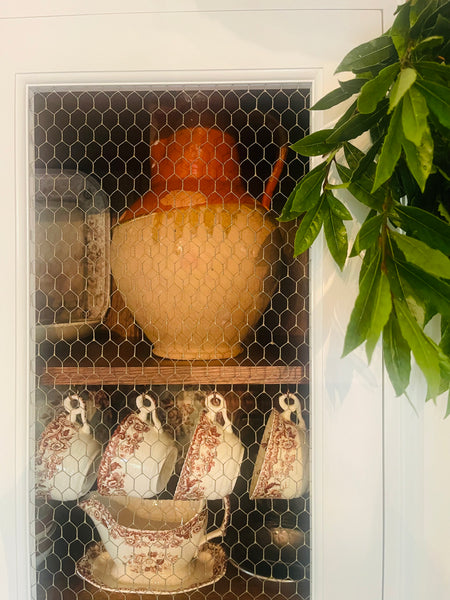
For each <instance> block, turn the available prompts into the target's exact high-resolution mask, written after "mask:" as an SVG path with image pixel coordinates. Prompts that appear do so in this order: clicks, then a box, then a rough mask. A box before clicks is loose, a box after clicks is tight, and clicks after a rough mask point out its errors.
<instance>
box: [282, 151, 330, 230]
mask: <svg viewBox="0 0 450 600" xmlns="http://www.w3.org/2000/svg"><path fill="white" fill-rule="evenodd" d="M327 169H328V166H327V164H326V163H324V162H323V163H320V165H317V167H315V168H314V169H312V170H311V171H309V173H307V174H306V175H305V176H304V177H303V178H302V179H301V180H300V182H299V183H298V184H297V185H296V186H295V188H294V190H293V191H292V193H291V194H290V196H289V198H288V200H287V202H286V204H285V205H284V207H283V210H282V211H281V215H280V216H279V217H278V220H279V221H292V220H293V219H296V218H297V217H299V216H300V215H301V214H303V213H304V212H305V211H307V210H309V209H310V208H311V207H313V206H314V205H315V204H317V203H318V202H319V200H320V195H321V193H322V184H323V180H324V179H325V176H326V173H327Z"/></svg>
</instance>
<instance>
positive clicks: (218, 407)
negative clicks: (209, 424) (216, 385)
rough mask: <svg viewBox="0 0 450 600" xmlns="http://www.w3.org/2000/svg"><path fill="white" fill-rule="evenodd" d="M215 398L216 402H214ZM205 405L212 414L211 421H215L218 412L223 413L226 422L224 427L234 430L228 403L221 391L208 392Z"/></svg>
mask: <svg viewBox="0 0 450 600" xmlns="http://www.w3.org/2000/svg"><path fill="white" fill-rule="evenodd" d="M214 400H215V401H216V402H214ZM205 405H206V408H207V410H208V413H209V415H210V418H211V421H213V422H214V421H215V420H216V417H217V415H218V414H221V415H222V417H223V422H224V426H223V428H224V429H228V430H230V431H232V426H231V421H230V419H229V418H228V414H227V405H226V402H225V398H224V397H223V396H222V394H219V392H212V394H208V396H206V399H205Z"/></svg>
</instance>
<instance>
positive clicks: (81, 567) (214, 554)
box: [77, 542, 227, 595]
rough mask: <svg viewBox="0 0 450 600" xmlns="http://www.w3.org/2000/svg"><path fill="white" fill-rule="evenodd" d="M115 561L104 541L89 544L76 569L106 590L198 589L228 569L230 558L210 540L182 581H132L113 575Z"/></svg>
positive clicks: (170, 591)
mask: <svg viewBox="0 0 450 600" xmlns="http://www.w3.org/2000/svg"><path fill="white" fill-rule="evenodd" d="M112 565H113V561H112V559H111V557H110V556H109V554H108V552H106V550H105V547H104V546H103V544H102V543H96V544H93V545H92V546H90V547H89V548H88V550H87V552H86V554H85V556H84V557H83V558H81V560H79V561H78V563H77V573H78V575H79V576H80V577H81V578H83V579H84V580H85V581H87V582H88V583H90V584H91V585H93V586H95V587H97V588H101V589H102V590H104V591H109V592H116V591H120V592H122V593H124V594H126V593H129V594H133V593H135V594H161V595H162V594H165V595H172V594H179V593H184V592H189V591H193V590H198V589H199V588H202V587H205V586H207V585H212V584H213V583H215V582H216V581H218V580H219V579H220V578H221V577H223V575H224V574H225V571H226V566H227V558H226V555H225V552H224V550H223V548H221V546H219V545H217V544H212V543H210V542H207V543H206V544H204V545H203V546H202V548H201V549H200V553H199V557H198V558H197V559H195V560H194V561H193V564H192V569H191V570H190V573H189V574H188V575H187V576H186V577H185V578H183V581H182V582H180V584H179V585H165V586H162V585H151V584H150V585H142V584H137V585H132V584H130V583H128V582H127V583H124V582H121V581H119V580H117V579H115V578H114V577H113V576H112V575H111V569H112Z"/></svg>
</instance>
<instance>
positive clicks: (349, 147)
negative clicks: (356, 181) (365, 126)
mask: <svg viewBox="0 0 450 600" xmlns="http://www.w3.org/2000/svg"><path fill="white" fill-rule="evenodd" d="M343 147H344V155H345V159H346V161H347V163H348V166H349V167H350V169H352V170H353V169H356V167H357V166H358V165H359V163H360V161H361V160H362V159H363V158H364V156H365V154H364V152H363V151H362V150H360V149H359V148H357V147H356V146H355V145H354V144H352V143H350V142H344V146H343Z"/></svg>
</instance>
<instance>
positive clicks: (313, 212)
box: [294, 195, 324, 256]
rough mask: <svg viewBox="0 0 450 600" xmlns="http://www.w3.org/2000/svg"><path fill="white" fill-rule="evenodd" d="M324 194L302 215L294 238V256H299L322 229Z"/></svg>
mask: <svg viewBox="0 0 450 600" xmlns="http://www.w3.org/2000/svg"><path fill="white" fill-rule="evenodd" d="M323 205H324V195H322V197H321V200H320V202H319V203H318V204H316V205H315V206H314V207H313V208H311V209H310V210H309V211H308V212H307V213H306V214H305V216H304V217H303V219H302V222H301V223H300V227H299V228H298V229H297V233H296V234H295V240H294V256H299V255H300V254H302V253H303V252H304V251H305V250H307V249H308V248H309V247H310V246H311V244H312V243H313V242H314V240H315V239H316V237H317V236H318V235H319V232H320V230H321V229H322V224H323V216H324V209H323Z"/></svg>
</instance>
